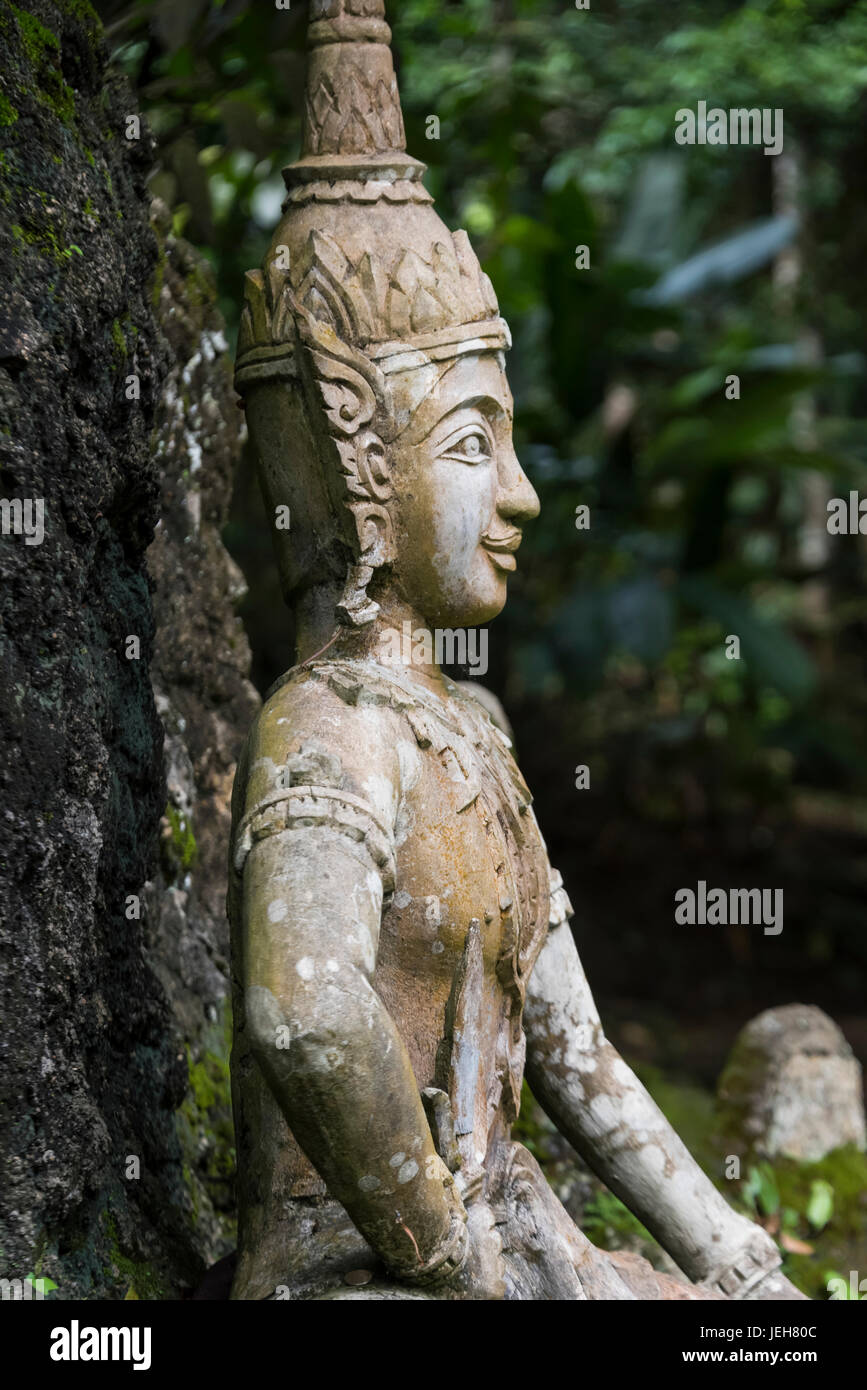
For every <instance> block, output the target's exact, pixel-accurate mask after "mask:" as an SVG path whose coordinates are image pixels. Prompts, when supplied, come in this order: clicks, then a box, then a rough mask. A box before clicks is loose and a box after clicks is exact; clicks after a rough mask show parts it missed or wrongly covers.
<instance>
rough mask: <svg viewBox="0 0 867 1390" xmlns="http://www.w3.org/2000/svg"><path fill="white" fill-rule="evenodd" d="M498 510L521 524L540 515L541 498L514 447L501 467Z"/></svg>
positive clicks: (502, 514) (510, 519)
mask: <svg viewBox="0 0 867 1390" xmlns="http://www.w3.org/2000/svg"><path fill="white" fill-rule="evenodd" d="M497 511H498V512H499V513H500V516H503V517H507V518H508V520H509V521H512V522H515V523H517V524H519V525H520V524H521V523H523V522H525V521H532V520H533V517H534V516H538V515H539V498H538V496H537V494H536V489H535V488H534V487H533V484H532V483H531V482H530V479H529V478H528V477H527V475H526V473H525V472H524V470H523V469H522V468H521V465H520V463H519V462H518V457H517V454H516V453H515V451H514V449H512V450H511V451H510V457H509V458H508V459H507V460H505V461H504V465H503V466H501V468H500V488H499V493H498V496H497Z"/></svg>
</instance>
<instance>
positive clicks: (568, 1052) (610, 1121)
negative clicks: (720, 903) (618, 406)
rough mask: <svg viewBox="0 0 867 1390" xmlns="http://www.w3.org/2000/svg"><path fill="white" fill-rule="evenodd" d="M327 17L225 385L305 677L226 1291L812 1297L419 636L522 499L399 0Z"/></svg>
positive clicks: (281, 764)
mask: <svg viewBox="0 0 867 1390" xmlns="http://www.w3.org/2000/svg"><path fill="white" fill-rule="evenodd" d="M311 11H312V16H311V23H310V29H309V45H310V54H309V64H308V73H307V89H306V103H305V118H304V145H303V154H302V157H301V159H300V160H299V161H298V163H296V164H294V165H292V166H291V167H290V168H289V169H288V170H287V171H286V183H287V187H288V196H287V199H286V203H285V208H284V216H283V219H282V221H281V223H280V225H279V227H278V229H277V232H276V234H275V236H274V240H273V242H272V245H271V247H270V250H269V252H268V254H267V256H266V258H265V263H264V267H263V269H262V271H261V272H259V271H254V272H251V273H250V274H249V275H248V276H247V298H246V305H245V308H244V313H243V320H242V328H241V337H240V342H239V349H238V362H237V376H236V382H237V386H238V390H239V391H240V392H241V394H242V396H243V398H244V402H245V406H246V411H247V419H248V422H249V427H250V432H251V436H252V440H253V443H254V445H255V449H256V452H257V455H258V459H259V468H260V479H261V486H262V491H263V495H264V499H265V504H266V507H267V508H268V510H269V514H270V516H271V519H272V523H273V525H274V535H275V539H276V545H277V552H278V562H279V566H280V573H281V580H282V585H283V590H284V593H285V596H286V599H287V601H288V602H289V603H290V604H291V605H292V607H293V609H294V611H295V614H296V620H297V634H298V664H297V665H295V666H294V667H293V668H292V669H291V670H290V671H288V672H287V674H286V675H285V676H284V677H283V678H282V679H281V680H280V681H279V682H278V683H277V685H276V686H275V687H274V689H273V690H272V692H271V693H270V696H269V698H268V700H267V702H266V704H265V706H264V708H263V710H262V712H261V714H260V716H259V718H258V720H257V721H256V724H255V726H254V727H253V729H252V731H251V734H250V737H249V739H248V742H247V746H246V749H245V752H244V755H243V758H242V760H241V763H240V765H239V768H238V773H237V777H236V781H235V791H234V798H233V844H232V856H231V869H230V873H231V882H230V890H229V911H230V917H231V923H232V935H233V957H234V961H233V975H234V991H235V994H234V1007H235V1044H234V1050H233V1055H232V1074H233V1094H234V1105H235V1124H236V1132H237V1151H238V1170H239V1184H238V1190H239V1206H240V1229H239V1259H238V1267H237V1273H236V1277H235V1282H234V1288H233V1297H234V1298H239V1299H263V1298H275V1297H277V1298H280V1297H290V1298H298V1299H311V1298H314V1299H322V1298H395V1299H396V1298H427V1299H431V1298H436V1299H451V1298H454V1299H464V1298H468V1299H501V1298H505V1299H555V1298H562V1299H624V1300H629V1299H644V1298H652V1299H659V1298H720V1297H724V1298H764V1297H771V1298H786V1297H791V1298H797V1297H801V1295H800V1294H798V1293H797V1292H796V1291H795V1290H794V1289H793V1288H792V1286H791V1285H790V1284H789V1283H788V1281H787V1280H785V1279H784V1278H783V1277H782V1276H781V1275H780V1274H779V1272H778V1271H779V1264H780V1257H779V1254H778V1252H777V1249H776V1247H775V1245H774V1243H773V1242H772V1240H771V1239H770V1238H769V1236H767V1235H766V1234H765V1233H764V1232H763V1231H762V1230H761V1229H759V1228H758V1227H757V1226H754V1225H753V1224H752V1223H751V1222H750V1221H748V1220H746V1219H745V1218H744V1217H742V1216H739V1215H737V1214H736V1213H735V1212H734V1211H733V1210H731V1209H730V1208H729V1206H728V1205H727V1204H726V1202H725V1201H724V1200H723V1198H722V1197H721V1196H720V1195H719V1194H718V1193H717V1191H716V1190H715V1188H714V1187H713V1185H712V1184H711V1183H710V1182H709V1181H708V1180H707V1178H706V1177H705V1176H704V1175H703V1174H702V1172H701V1171H700V1169H699V1168H698V1166H697V1165H696V1164H695V1162H694V1161H693V1159H692V1158H691V1157H690V1155H689V1153H688V1152H687V1151H686V1149H685V1148H684V1146H683V1144H682V1143H681V1142H680V1140H679V1139H678V1137H677V1135H676V1134H674V1133H673V1131H672V1129H671V1127H670V1126H669V1125H668V1123H667V1121H666V1120H665V1118H664V1117H663V1115H662V1114H661V1112H660V1111H659V1110H658V1109H657V1107H656V1105H655V1104H654V1103H653V1101H652V1100H651V1099H650V1097H649V1096H648V1095H647V1093H646V1092H645V1090H644V1089H643V1088H642V1086H641V1085H640V1084H639V1082H638V1081H637V1079H636V1078H635V1076H634V1075H633V1074H632V1072H631V1071H630V1069H629V1067H628V1066H627V1065H626V1064H625V1062H623V1061H622V1060H621V1058H620V1057H619V1056H618V1054H617V1053H616V1052H615V1050H614V1048H613V1047H611V1045H610V1044H609V1043H608V1042H607V1041H606V1039H605V1036H604V1034H603V1031H602V1026H601V1024H600V1021H599V1016H598V1014H597V1012H596V1008H595V1006H594V1003H593V999H592V997H591V994H590V991H589V989H588V986H587V981H586V979H585V977H584V972H583V970H582V968H581V963H580V961H579V958H578V954H577V951H576V948H575V944H574V941H573V937H572V933H571V930H570V927H569V916H570V912H571V908H570V905H569V901H568V898H567V897H566V893H565V892H564V889H563V887H562V884H561V880H560V876H559V875H558V874H557V873H556V872H554V871H553V870H552V869H551V868H550V866H549V863H548V857H547V854H546V850H545V844H544V841H543V839H542V836H541V834H540V833H539V829H538V826H537V824H536V820H535V817H534V815H533V811H532V808H531V797H530V793H529V791H528V790H527V787H526V786H525V784H524V781H523V779H522V777H521V774H520V772H519V771H518V768H517V766H516V764H515V762H514V761H513V758H512V755H511V752H510V742H509V739H508V738H507V737H506V736H505V734H504V733H503V732H502V731H501V729H500V728H498V727H497V725H496V723H495V722H494V721H492V719H491V718H490V717H489V714H488V712H487V709H486V708H485V706H484V705H483V704H482V703H481V702H480V700H479V699H478V698H476V696H474V694H473V693H472V690H471V689H469V690H468V689H466V688H465V687H463V686H461V687H458V686H456V685H455V684H453V683H452V682H450V681H449V680H448V679H446V678H445V677H444V676H443V675H442V673H441V671H440V669H439V667H438V666H437V665H436V662H435V659H434V657H433V655H432V651H428V646H431V648H432V642H429V643H426V642H425V641H424V640H422V641H418V640H417V639H418V635H419V633H421V634H422V635H423V636H424V635H425V634H427V635H428V636H430V635H432V634H434V633H435V632H436V631H438V630H439V631H446V630H454V629H458V628H461V629H465V628H468V627H473V626H476V625H478V624H481V623H486V622H487V621H489V620H490V619H491V618H493V617H495V616H496V614H498V613H499V612H500V610H501V609H502V607H503V605H504V603H505V599H506V583H507V578H508V575H509V573H510V572H511V571H512V570H514V569H515V566H516V560H515V551H516V550H517V548H518V545H519V543H520V539H521V527H522V526H523V525H524V523H525V522H527V521H530V520H531V519H532V518H533V517H534V516H535V515H536V514H537V512H538V500H537V498H536V495H535V493H534V491H533V488H532V486H531V485H530V483H529V481H528V480H527V478H526V477H525V475H524V474H523V472H522V471H521V466H520V464H519V462H518V459H517V458H516V456H515V453H514V450H513V447H512V400H511V396H510V394H509V388H508V385H507V383H506V377H505V372H504V353H505V350H506V349H507V348H508V347H509V341H510V340H509V331H508V328H507V326H506V324H505V323H504V322H503V320H502V319H501V318H500V317H499V313H498V308H497V301H496V298H495V296H494V292H493V289H492V287H491V284H490V281H489V280H488V279H487V277H486V276H485V275H484V274H482V272H481V270H480V267H479V264H478V261H477V260H476V257H475V255H474V253H473V251H472V249H471V247H470V243H469V241H468V239H467V236H466V233H465V232H456V233H454V234H452V233H451V232H449V231H448V230H447V228H446V227H445V225H444V224H443V222H442V221H441V220H440V218H439V217H438V216H437V214H436V212H435V211H434V209H433V206H432V199H431V197H430V195H429V194H428V193H427V191H426V190H425V187H424V185H423V183H422V182H421V176H422V174H423V172H424V165H422V164H420V163H419V162H418V161H417V160H415V159H413V158H411V157H410V156H409V155H407V154H406V153H405V140H404V130H403V119H402V114H401V109H400V102H399V97H398V92H397V85H396V82H395V78H394V70H393V66H392V56H391V50H390V47H389V42H390V37H391V35H390V30H389V28H388V26H387V24H386V23H385V20H384V6H383V4H382V0H311ZM287 522H288V529H287ZM395 633H398V634H404V635H405V634H406V633H411V634H412V636H413V641H412V645H411V657H410V659H409V660H403V659H400V658H399V657H396V656H395V653H396V652H397V653H400V652H403V653H404V657H405V654H406V647H407V645H408V644H407V643H406V642H397V643H395V642H394V641H393V640H390V639H393V637H394V634H395ZM525 1069H526V1074H527V1076H528V1079H529V1081H530V1084H531V1086H532V1089H533V1093H534V1095H535V1096H536V1097H537V1098H538V1100H539V1101H540V1102H541V1104H542V1105H543V1106H544V1107H545V1110H546V1111H547V1113H548V1114H549V1115H550V1116H551V1118H552V1119H553V1120H554V1122H555V1123H556V1124H557V1126H558V1127H559V1129H560V1130H561V1131H562V1133H563V1134H564V1135H566V1136H567V1138H568V1139H569V1140H570V1141H571V1142H572V1143H573V1144H574V1146H575V1147H576V1148H577V1149H578V1150H579V1152H580V1153H581V1154H583V1155H584V1157H585V1158H586V1160H587V1162H588V1163H589V1164H590V1165H591V1167H592V1168H593V1169H594V1170H595V1171H596V1172H597V1173H598V1174H599V1175H600V1177H601V1178H603V1179H604V1181H605V1182H606V1183H607V1184H608V1185H609V1187H611V1188H612V1189H613V1190H614V1191H615V1192H616V1193H618V1194H619V1196H620V1197H622V1199H623V1200H624V1201H625V1202H626V1203H627V1204H628V1205H629V1206H630V1207H631V1209H632V1210H633V1211H634V1212H635V1213H636V1214H637V1215H638V1216H639V1217H640V1219H641V1220H642V1221H643V1222H644V1223H645V1224H646V1225H647V1227H648V1228H649V1229H650V1230H651V1231H652V1232H653V1233H654V1234H655V1235H656V1236H657V1237H658V1239H659V1241H660V1242H661V1243H662V1245H663V1246H664V1247H665V1248H666V1249H667V1250H668V1251H669V1252H670V1254H671V1255H672V1256H673V1258H674V1260H675V1261H676V1263H677V1265H678V1266H679V1267H680V1268H681V1269H682V1270H683V1271H684V1272H685V1274H686V1275H687V1276H688V1278H689V1279H690V1280H692V1281H693V1283H692V1284H688V1283H686V1282H680V1281H678V1280H675V1279H674V1278H670V1277H668V1276H665V1275H661V1274H657V1273H656V1272H655V1271H654V1270H653V1269H652V1268H651V1266H650V1265H649V1264H647V1262H646V1261H644V1260H641V1259H639V1258H638V1257H637V1256H627V1255H618V1254H612V1253H609V1252H605V1251H602V1250H599V1249H597V1248H596V1247H595V1246H593V1245H592V1244H591V1243H590V1242H589V1241H588V1240H587V1238H586V1237H585V1236H584V1235H583V1234H582V1232H581V1231H580V1230H579V1229H578V1228H577V1227H576V1225H575V1224H574V1223H573V1221H572V1220H571V1218H570V1217H569V1216H568V1214H567V1213H566V1211H565V1210H564V1208H563V1207H562V1206H561V1204H560V1203H559V1201H558V1200H557V1198H556V1197H555V1195H554V1193H553V1191H552V1190H551V1189H550V1188H549V1186H548V1184H547V1183H546V1181H545V1178H544V1176H543V1174H542V1172H541V1170H540V1168H539V1166H538V1164H537V1163H536V1162H535V1160H534V1159H533V1158H532V1156H531V1155H530V1154H529V1153H528V1151H527V1150H526V1149H525V1148H523V1147H522V1146H521V1145H520V1144H518V1143H516V1142H514V1141H513V1140H512V1138H511V1133H510V1131H511V1126H512V1124H513V1122H514V1120H515V1118H516V1116H517V1114H518V1107H519V1104H520V1093H521V1082H522V1078H523V1076H524V1073H525Z"/></svg>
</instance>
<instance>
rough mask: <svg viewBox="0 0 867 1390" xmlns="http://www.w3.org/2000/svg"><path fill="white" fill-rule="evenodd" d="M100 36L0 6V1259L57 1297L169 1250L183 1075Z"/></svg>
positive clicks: (149, 523)
mask: <svg viewBox="0 0 867 1390" xmlns="http://www.w3.org/2000/svg"><path fill="white" fill-rule="evenodd" d="M98 35H99V26H98V21H97V20H96V16H95V15H94V13H93V11H92V10H91V9H90V7H89V6H88V5H86V4H74V5H73V4H68V5H67V4H52V3H50V0H33V3H32V4H30V3H29V4H26V6H25V7H24V8H19V9H16V8H14V7H12V6H10V5H7V4H4V5H3V6H2V7H0V46H2V51H3V64H2V70H0V88H2V93H3V100H2V103H0V121H2V122H3V127H4V128H3V132H2V133H3V137H4V138H3V153H2V158H0V201H2V204H3V218H2V228H0V274H2V279H3V284H4V296H3V303H2V306H0V417H2V419H0V429H2V435H0V461H2V474H0V478H2V483H0V495H2V496H4V497H6V498H22V499H23V498H30V499H39V498H43V499H44V500H45V539H44V541H43V543H42V544H41V545H33V546H25V544H24V542H23V539H22V538H21V537H19V536H12V535H8V536H4V537H3V538H2V540H0V606H2V637H0V648H2V650H0V671H2V681H3V690H4V694H3V699H2V701H0V707H2V714H0V718H2V734H0V739H2V751H0V783H2V804H3V823H2V825H3V828H2V837H3V845H2V853H0V874H2V878H3V884H2V888H0V912H2V919H3V925H2V947H3V949H2V960H3V966H4V970H5V974H4V978H3V984H2V1004H0V1012H2V1016H3V1024H4V1041H3V1096H2V1100H3V1105H2V1116H3V1119H2V1123H3V1141H2V1142H3V1149H4V1152H5V1156H6V1162H5V1163H4V1165H3V1171H4V1181H3V1184H2V1196H0V1200H2V1203H3V1209H4V1210H3V1221H2V1231H0V1245H2V1249H3V1257H2V1263H3V1271H2V1272H3V1273H4V1274H5V1273H7V1271H8V1273H9V1274H10V1276H12V1277H21V1276H24V1275H26V1274H27V1273H28V1272H31V1271H34V1272H37V1273H40V1272H41V1273H44V1274H47V1275H50V1276H51V1278H53V1280H54V1281H55V1283H57V1284H58V1286H59V1289H58V1296H59V1297H69V1296H73V1295H76V1294H84V1293H86V1294H89V1295H91V1296H93V1295H96V1296H99V1295H103V1296H105V1295H111V1294H120V1295H121V1296H123V1294H124V1293H125V1292H126V1290H127V1289H128V1288H129V1287H130V1285H131V1284H132V1283H136V1284H137V1286H139V1287H140V1291H141V1292H142V1293H144V1292H147V1291H148V1290H151V1289H153V1288H155V1287H156V1286H157V1285H158V1284H159V1282H160V1281H161V1280H162V1279H164V1278H165V1277H166V1275H167V1273H168V1265H169V1264H171V1263H174V1265H175V1269H176V1270H177V1269H178V1268H179V1267H183V1265H184V1260H183V1256H182V1254H180V1253H175V1254H173V1256H172V1258H171V1259H170V1260H166V1259H165V1258H161V1257H160V1253H159V1252H160V1251H164V1249H165V1246H166V1243H167V1242H168V1240H169V1239H171V1238H176V1237H177V1222H173V1220H172V1203H173V1199H174V1200H176V1199H177V1195H178V1189H179V1186H180V1181H179V1180H180V1163H179V1154H178V1156H177V1158H175V1157H174V1152H175V1150H176V1149H177V1140H176V1138H175V1121H174V1110H175V1108H176V1106H177V1105H179V1104H180V1101H181V1098H182V1096H183V1091H184V1085H185V1079H186V1073H185V1067H184V1065H183V1058H182V1056H181V1057H180V1058H179V1057H178V1053H177V1048H176V1046H175V1043H174V1040H173V1039H171V1038H170V1036H169V1033H168V1029H167V1019H168V1014H167V1008H166V1001H165V998H164V996H163V993H162V990H161V989H160V987H159V985H158V983H157V981H156V978H155V976H154V974H153V971H152V969H151V967H150V965H149V964H148V961H147V957H146V954H145V949H144V938H143V931H142V923H141V921H136V920H135V919H134V918H129V917H127V916H126V908H127V900H128V898H129V897H131V896H132V895H140V894H141V893H142V888H143V884H144V882H145V879H146V877H147V873H148V869H149V866H150V862H151V860H152V857H153V854H154V851H155V846H156V827H157V823H158V820H159V814H160V810H161V809H162V805H163V803H164V793H163V790H162V780H163V779H162V770H161V746H162V730H161V728H160V725H159V720H158V718H157V713H156V708H155V706H154V701H153V696H152V693H151V689H150V684H149V680H148V663H149V659H150V653H151V645H152V636H153V619H152V615H151V609H150V599H149V594H148V583H147V578H146V574H145V566H144V552H145V548H146V546H147V544H148V542H149V540H150V537H151V532H152V528H153V525H154V522H155V520H156V515H157V500H158V478H157V468H156V462H155V460H154V458H153V456H152V453H151V449H150V434H151V429H152V425H153V421H154V411H155V406H156V401H157V398H158V395H159V389H160V385H161V381H162V378H163V375H164V372H165V368H166V356H165V347H164V344H163V343H162V341H161V338H160V335H159V332H158V329H157V326H156V323H155V321H154V316H153V311H152V307H151V303H150V283H151V279H152V275H153V270H154V265H155V261H156V245H155V242H154V238H153V235H152V233H151V231H150V229H149V227H148V221H147V211H146V209H147V201H146V194H145V187H144V181H145V177H146V174H147V172H148V168H149V164H150V161H151V157H152V152H151V146H150V142H149V140H148V138H147V136H146V134H145V135H143V136H142V138H141V139H140V140H138V141H135V140H134V141H127V140H126V139H125V138H124V132H125V120H126V116H127V114H128V113H129V112H131V111H133V110H134V106H133V103H132V99H131V96H130V93H129V91H128V89H127V87H126V85H125V84H124V83H123V82H121V81H119V80H118V79H116V78H115V77H113V76H111V75H109V74H108V73H107V71H106V67H105V51H104V49H103V47H102V44H101V41H100V39H99V37H98ZM132 373H134V374H136V375H137V377H138V381H139V389H140V396H139V399H138V400H130V399H127V395H126V378H127V376H128V375H129V374H132ZM130 635H133V636H136V637H138V638H139V639H140V642H141V653H140V657H139V659H137V660H136V659H132V660H128V659H127V655H126V643H127V638H128V637H129V636H130ZM127 1155H135V1156H136V1157H138V1158H140V1159H141V1163H142V1176H141V1179H140V1180H138V1181H128V1180H127V1178H126V1176H125V1170H126V1156H127ZM119 1251H123V1256H122V1257H121V1258H118V1252H119ZM155 1252H156V1258H155V1259H154V1261H153V1263H152V1255H154V1253H155ZM133 1264H134V1265H135V1266H136V1268H137V1270H138V1271H139V1272H137V1273H136V1274H135V1275H133V1273H132V1267H133Z"/></svg>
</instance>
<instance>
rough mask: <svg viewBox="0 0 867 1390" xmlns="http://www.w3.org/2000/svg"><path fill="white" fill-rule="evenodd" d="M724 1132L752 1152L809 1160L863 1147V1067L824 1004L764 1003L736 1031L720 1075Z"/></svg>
mask: <svg viewBox="0 0 867 1390" xmlns="http://www.w3.org/2000/svg"><path fill="white" fill-rule="evenodd" d="M719 1099H720V1103H721V1107H722V1111H723V1115H724V1128H725V1132H726V1134H727V1135H728V1134H731V1135H732V1136H735V1137H737V1138H740V1139H741V1140H742V1141H743V1143H744V1144H745V1146H746V1147H747V1148H748V1149H749V1150H751V1151H752V1152H754V1153H756V1154H761V1155H764V1156H765V1157H768V1158H772V1157H774V1156H775V1155H777V1154H779V1155H785V1156H788V1157H790V1158H797V1159H803V1160H805V1161H808V1162H809V1161H814V1160H816V1159H820V1158H823V1157H824V1156H825V1154H827V1153H830V1152H831V1150H832V1149H837V1148H841V1147H842V1146H843V1145H844V1144H855V1145H856V1146H857V1147H858V1148H861V1149H863V1148H864V1147H865V1139H867V1136H865V1122H864V1096H863V1084H862V1076H861V1067H860V1065H859V1063H858V1061H857V1059H856V1058H855V1056H854V1055H853V1052H852V1049H851V1047H850V1046H849V1044H848V1043H847V1042H846V1039H845V1038H844V1037H843V1034H842V1033H841V1032H840V1029H839V1028H838V1027H837V1025H836V1024H835V1023H834V1022H833V1021H832V1020H831V1019H830V1018H828V1016H827V1014H824V1013H823V1012H822V1010H821V1009H817V1008H814V1007H813V1006H811V1005H806V1004H789V1005H787V1006H786V1007H785V1008H779V1009H768V1010H767V1011H766V1012H765V1013H762V1014H759V1016H758V1017H757V1018H754V1019H753V1020H752V1022H750V1023H748V1024H747V1026H746V1028H744V1029H743V1030H742V1031H741V1033H740V1034H739V1035H738V1038H737V1039H736V1041H735V1045H734V1047H733V1049H732V1053H731V1056H730V1057H729V1060H728V1062H727V1064H726V1067H725V1070H724V1072H723V1074H722V1076H721V1078H720V1084H719Z"/></svg>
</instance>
